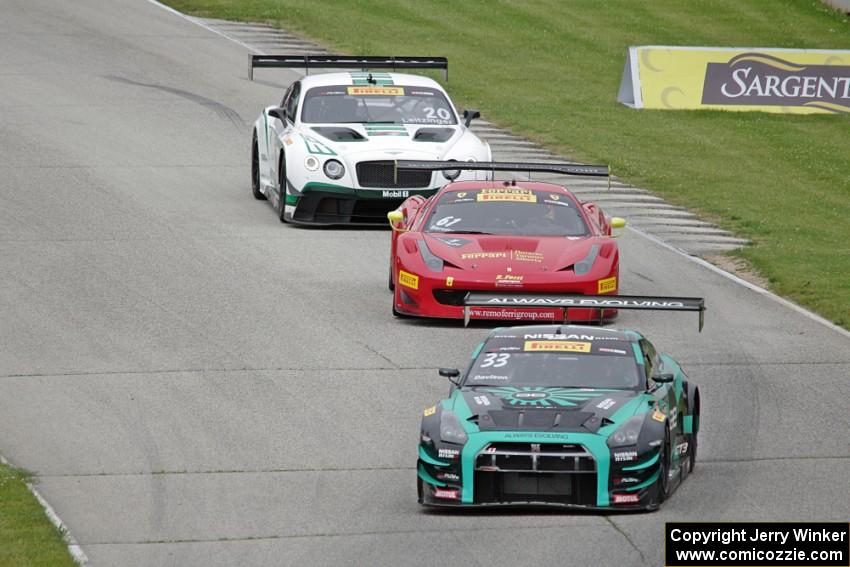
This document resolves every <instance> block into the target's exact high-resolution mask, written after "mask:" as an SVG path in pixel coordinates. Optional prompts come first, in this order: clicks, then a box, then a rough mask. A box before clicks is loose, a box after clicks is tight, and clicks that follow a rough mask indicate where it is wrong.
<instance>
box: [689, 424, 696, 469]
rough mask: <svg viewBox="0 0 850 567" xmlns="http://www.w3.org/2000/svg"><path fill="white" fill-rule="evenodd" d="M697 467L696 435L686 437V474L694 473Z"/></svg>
mask: <svg viewBox="0 0 850 567" xmlns="http://www.w3.org/2000/svg"><path fill="white" fill-rule="evenodd" d="M696 465H697V434H696V433H691V434H690V435H688V473H692V472H694V467H695V466H696Z"/></svg>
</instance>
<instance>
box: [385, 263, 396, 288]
mask: <svg viewBox="0 0 850 567" xmlns="http://www.w3.org/2000/svg"><path fill="white" fill-rule="evenodd" d="M387 287H388V288H389V290H390V291H395V284H394V283H393V265H392V264H390V279H389V283H387Z"/></svg>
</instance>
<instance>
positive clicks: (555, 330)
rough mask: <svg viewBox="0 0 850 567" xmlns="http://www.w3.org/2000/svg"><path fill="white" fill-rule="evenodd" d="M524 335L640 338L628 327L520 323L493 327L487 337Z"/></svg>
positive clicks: (624, 339)
mask: <svg viewBox="0 0 850 567" xmlns="http://www.w3.org/2000/svg"><path fill="white" fill-rule="evenodd" d="M526 335H556V336H564V337H568V336H571V335H577V336H584V337H600V338H604V339H608V340H620V341H627V342H636V341H638V340H639V339H640V338H641V335H640V333H637V332H635V331H632V330H629V329H610V328H606V327H599V326H590V325H522V326H519V327H500V328H497V329H493V331H492V332H491V333H490V336H488V337H487V339H488V340H489V339H496V338H499V339H523V338H524V337H525V336H526ZM587 340H591V339H587Z"/></svg>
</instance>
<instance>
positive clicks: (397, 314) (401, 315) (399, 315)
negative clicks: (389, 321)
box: [393, 293, 410, 319]
mask: <svg viewBox="0 0 850 567" xmlns="http://www.w3.org/2000/svg"><path fill="white" fill-rule="evenodd" d="M393 317H397V318H399V319H410V315H405V314H404V313H402V312H401V311H399V310H398V309H396V308H395V293H393Z"/></svg>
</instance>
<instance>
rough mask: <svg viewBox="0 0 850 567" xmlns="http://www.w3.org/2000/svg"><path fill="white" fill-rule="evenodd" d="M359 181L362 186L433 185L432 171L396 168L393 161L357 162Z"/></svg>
mask: <svg viewBox="0 0 850 567" xmlns="http://www.w3.org/2000/svg"><path fill="white" fill-rule="evenodd" d="M357 182H358V183H359V184H360V186H361V187H384V188H388V189H416V188H420V187H428V186H429V185H431V172H430V171H427V170H426V171H419V170H409V169H399V170H396V168H395V163H394V162H392V161H361V162H360V163H358V164H357Z"/></svg>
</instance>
